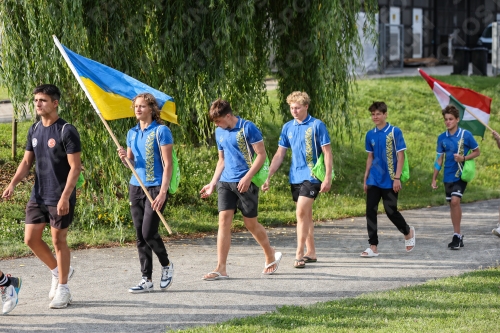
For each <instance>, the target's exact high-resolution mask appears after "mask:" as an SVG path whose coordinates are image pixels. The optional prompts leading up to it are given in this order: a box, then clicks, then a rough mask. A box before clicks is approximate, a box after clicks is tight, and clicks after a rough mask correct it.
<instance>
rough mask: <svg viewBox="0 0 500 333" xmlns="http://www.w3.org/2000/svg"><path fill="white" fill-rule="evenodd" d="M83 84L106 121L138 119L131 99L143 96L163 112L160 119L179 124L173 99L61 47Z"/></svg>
mask: <svg viewBox="0 0 500 333" xmlns="http://www.w3.org/2000/svg"><path fill="white" fill-rule="evenodd" d="M60 45H61V46H62V47H63V48H64V51H65V52H66V54H67V56H68V58H69V60H70V61H71V63H72V65H73V67H74V68H75V70H76V72H77V73H78V76H79V77H80V79H81V81H82V82H83V84H84V85H85V87H86V88H87V90H88V92H89V94H90V95H91V96H92V99H93V100H94V102H95V104H96V106H97V108H98V109H99V112H100V113H101V114H102V116H103V117H104V119H106V120H113V119H120V118H128V117H135V114H134V110H133V108H132V99H133V98H134V97H135V96H137V95H138V94H141V93H150V94H152V95H153V96H154V97H155V98H156V100H157V102H158V106H159V107H160V109H161V114H160V116H161V118H162V119H164V120H166V121H168V122H171V123H174V124H177V115H176V114H175V102H174V99H173V98H172V97H170V96H168V95H167V94H165V93H162V92H161V91H158V90H156V89H153V88H151V87H150V86H148V85H146V84H144V83H142V82H140V81H138V80H136V79H134V78H133V77H130V76H128V75H127V74H125V73H122V72H119V71H117V70H116V69H113V68H111V67H108V66H106V65H103V64H101V63H98V62H97V61H94V60H90V59H88V58H85V57H82V56H81V55H79V54H77V53H75V52H73V51H71V50H69V49H68V48H67V47H65V46H64V45H62V44H60Z"/></svg>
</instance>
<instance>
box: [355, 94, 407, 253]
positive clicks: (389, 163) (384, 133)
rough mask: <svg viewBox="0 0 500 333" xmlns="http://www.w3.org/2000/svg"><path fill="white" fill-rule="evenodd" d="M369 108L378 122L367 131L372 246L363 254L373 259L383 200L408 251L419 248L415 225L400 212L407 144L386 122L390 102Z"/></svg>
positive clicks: (368, 218) (368, 216) (366, 179)
mask: <svg viewBox="0 0 500 333" xmlns="http://www.w3.org/2000/svg"><path fill="white" fill-rule="evenodd" d="M368 110H369V111H370V112H371V117H372V121H373V123H374V124H375V128H374V129H372V130H369V131H368V133H366V139H365V147H366V152H367V153H368V158H367V159H366V170H365V177H364V184H363V188H364V191H365V193H366V222H367V229H368V237H369V238H368V243H369V244H370V247H368V248H367V249H366V250H365V251H363V252H362V253H361V257H366V258H371V257H377V256H378V255H379V253H378V250H377V246H378V235H377V210H378V204H379V202H380V199H382V202H383V204H384V209H385V213H386V214H387V217H388V218H389V220H391V222H392V223H393V224H394V225H395V226H396V227H397V228H398V230H399V231H400V232H401V233H402V234H403V235H404V238H405V247H406V251H407V252H410V251H411V250H413V248H414V247H415V228H414V227H410V226H409V225H408V224H407V223H406V221H405V219H404V217H403V215H401V213H400V212H399V211H398V193H399V191H400V190H401V172H402V170H403V164H404V151H405V150H406V143H405V140H404V137H403V133H402V132H401V130H400V129H399V128H397V127H394V126H392V125H391V124H389V123H388V122H387V121H386V119H387V105H386V104H385V103H384V102H373V104H372V105H370V107H369V108H368Z"/></svg>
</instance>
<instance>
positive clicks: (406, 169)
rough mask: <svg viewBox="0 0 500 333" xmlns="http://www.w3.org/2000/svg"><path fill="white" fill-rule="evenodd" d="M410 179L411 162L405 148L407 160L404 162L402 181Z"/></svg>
mask: <svg viewBox="0 0 500 333" xmlns="http://www.w3.org/2000/svg"><path fill="white" fill-rule="evenodd" d="M408 179H410V163H409V162H408V156H406V150H405V162H404V163H403V170H401V182H402V183H404V182H407V181H408Z"/></svg>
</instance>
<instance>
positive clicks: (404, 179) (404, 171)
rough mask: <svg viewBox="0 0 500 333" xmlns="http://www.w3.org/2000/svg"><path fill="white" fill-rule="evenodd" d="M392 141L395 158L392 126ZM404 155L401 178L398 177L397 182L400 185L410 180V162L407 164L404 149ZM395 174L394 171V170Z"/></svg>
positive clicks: (394, 139)
mask: <svg viewBox="0 0 500 333" xmlns="http://www.w3.org/2000/svg"><path fill="white" fill-rule="evenodd" d="M392 141H393V142H394V151H396V158H397V156H398V153H397V148H396V138H395V137H394V126H393V127H392ZM404 153H405V161H404V163H403V169H402V170H401V176H400V177H399V180H400V181H401V183H404V182H407V181H408V180H409V179H410V162H408V156H407V155H406V149H405V151H404ZM394 172H396V170H394Z"/></svg>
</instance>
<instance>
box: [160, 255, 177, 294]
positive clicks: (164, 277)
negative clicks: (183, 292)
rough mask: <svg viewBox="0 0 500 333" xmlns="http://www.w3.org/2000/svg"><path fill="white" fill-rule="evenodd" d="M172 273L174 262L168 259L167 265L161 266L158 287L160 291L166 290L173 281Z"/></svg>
mask: <svg viewBox="0 0 500 333" xmlns="http://www.w3.org/2000/svg"><path fill="white" fill-rule="evenodd" d="M173 275H174V263H173V262H172V260H170V263H169V264H168V266H163V267H162V268H161V280H160V288H161V290H162V291H165V290H167V289H168V288H169V287H170V286H171V285H172V281H173Z"/></svg>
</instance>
